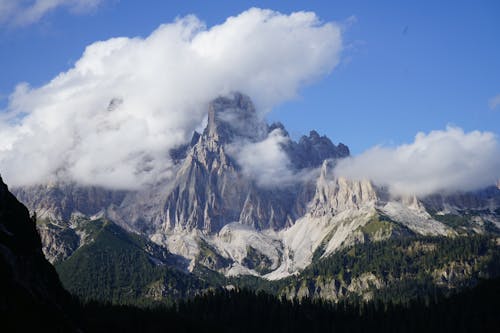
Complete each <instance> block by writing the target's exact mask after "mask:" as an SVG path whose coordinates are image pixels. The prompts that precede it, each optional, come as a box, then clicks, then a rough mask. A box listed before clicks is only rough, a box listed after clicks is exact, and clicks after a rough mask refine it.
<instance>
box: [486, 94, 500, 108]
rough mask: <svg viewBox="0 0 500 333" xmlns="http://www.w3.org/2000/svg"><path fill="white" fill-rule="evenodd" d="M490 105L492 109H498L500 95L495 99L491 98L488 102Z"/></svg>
mask: <svg viewBox="0 0 500 333" xmlns="http://www.w3.org/2000/svg"><path fill="white" fill-rule="evenodd" d="M488 104H489V106H490V109H492V110H493V109H496V108H497V107H498V106H499V105H500V94H498V95H496V96H495V97H492V98H490V100H489V101H488Z"/></svg>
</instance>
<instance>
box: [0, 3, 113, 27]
mask: <svg viewBox="0 0 500 333" xmlns="http://www.w3.org/2000/svg"><path fill="white" fill-rule="evenodd" d="M104 1H105V0H24V1H23V0H0V23H8V24H12V25H15V26H25V25H30V24H33V23H35V22H37V21H39V20H40V19H41V18H42V17H43V16H45V15H46V14H48V13H49V12H51V11H54V10H56V9H58V8H65V9H68V10H69V11H71V12H74V13H86V12H89V11H92V10H94V9H96V8H97V7H98V6H99V5H100V4H101V3H102V2H104Z"/></svg>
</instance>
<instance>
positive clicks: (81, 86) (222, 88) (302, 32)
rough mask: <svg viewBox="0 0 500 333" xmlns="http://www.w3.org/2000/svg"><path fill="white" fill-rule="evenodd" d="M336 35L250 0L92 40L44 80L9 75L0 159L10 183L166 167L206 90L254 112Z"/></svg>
mask: <svg viewBox="0 0 500 333" xmlns="http://www.w3.org/2000/svg"><path fill="white" fill-rule="evenodd" d="M341 47H342V43H341V30H340V28H339V27H338V26H337V25H336V24H334V23H323V22H320V21H319V20H318V18H317V17H316V15H315V14H314V13H310V12H297V13H292V14H290V15H284V14H280V13H277V12H273V11H270V10H262V9H256V8H253V9H250V10H248V11H245V12H243V13H241V14H240V15H238V16H235V17H230V18H228V19H227V20H226V21H225V22H224V23H222V24H221V25H218V26H214V27H211V28H207V27H206V26H205V25H204V24H203V22H201V21H200V20H199V19H198V18H196V17H194V16H187V17H184V18H181V19H178V20H176V21H175V22H173V23H170V24H165V25H161V26H160V27H159V28H157V29H156V30H155V31H153V32H152V33H151V35H150V36H148V37H146V38H114V39H110V40H106V41H100V42H96V43H93V44H92V45H89V46H88V47H87V48H86V50H85V52H84V54H83V55H82V57H81V58H80V59H79V60H78V61H77V62H76V63H75V65H74V67H73V68H71V69H70V70H68V71H67V72H64V73H61V74H59V75H58V76H57V77H55V78H54V79H52V80H51V81H50V82H49V83H47V84H46V85H44V86H41V87H35V88H33V87H30V86H29V84H26V83H23V84H20V85H18V86H17V88H16V89H15V91H14V92H13V93H12V95H11V96H10V102H9V105H8V109H7V110H5V111H4V113H3V115H2V117H1V120H0V170H1V172H2V175H3V176H4V177H5V178H6V180H7V181H8V182H9V183H11V184H13V185H28V184H34V183H42V182H47V181H51V180H61V179H62V180H73V181H76V182H79V183H83V184H92V185H101V186H106V187H114V188H136V187H139V186H141V185H143V184H147V183H150V182H154V181H157V180H159V179H162V178H165V177H169V172H170V171H171V168H170V165H171V161H170V159H169V157H168V150H169V149H170V148H173V147H175V146H177V145H179V144H181V143H183V142H185V141H186V140H188V138H189V136H190V135H191V133H192V131H193V130H194V129H195V128H196V127H197V126H199V125H200V123H201V122H202V121H203V118H204V116H205V114H206V106H207V103H208V102H209V101H210V100H211V99H212V98H214V97H216V96H218V95H224V94H227V93H229V92H231V91H235V90H239V91H242V92H245V93H246V94H248V95H250V96H251V97H252V98H253V99H254V102H255V103H256V106H257V109H258V110H260V112H261V114H263V113H265V112H267V111H268V110H270V109H271V108H272V107H273V106H274V105H276V104H278V103H281V102H283V101H285V100H288V99H290V98H293V97H294V96H296V94H297V92H298V89H299V88H300V87H301V86H303V85H304V84H307V83H309V82H312V81H314V80H316V79H318V78H319V77H321V76H323V75H326V74H328V73H329V72H330V71H331V70H332V69H333V68H334V67H335V66H336V65H337V63H338V60H339V54H340V51H341Z"/></svg>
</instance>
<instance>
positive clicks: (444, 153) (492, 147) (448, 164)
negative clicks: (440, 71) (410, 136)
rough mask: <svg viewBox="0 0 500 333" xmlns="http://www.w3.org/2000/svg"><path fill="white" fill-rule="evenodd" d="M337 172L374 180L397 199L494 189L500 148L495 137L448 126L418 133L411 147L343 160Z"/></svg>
mask: <svg viewBox="0 0 500 333" xmlns="http://www.w3.org/2000/svg"><path fill="white" fill-rule="evenodd" d="M334 172H335V173H336V175H338V176H344V177H347V178H351V179H370V180H372V181H373V182H374V183H375V184H378V185H383V186H388V187H389V189H390V191H391V192H392V193H393V194H397V195H401V194H415V195H418V196H425V195H428V194H432V193H435V192H445V193H446V192H448V193H451V192H455V191H471V190H476V189H480V188H483V187H486V186H490V185H494V184H495V182H496V180H497V179H498V178H499V177H500V147H499V144H498V142H497V139H496V137H495V135H494V134H493V133H490V132H479V131H473V132H469V133H464V131H463V130H462V129H460V128H456V127H448V128H447V129H446V130H444V131H432V132H430V133H429V134H425V133H418V134H417V135H416V137H415V141H414V142H413V143H411V144H405V145H401V146H399V147H395V148H385V147H375V148H372V149H370V150H368V151H366V152H365V153H363V154H361V155H359V156H356V157H353V158H348V159H344V160H341V161H339V163H338V165H337V166H336V168H335V171H334Z"/></svg>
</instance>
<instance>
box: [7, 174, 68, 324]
mask: <svg viewBox="0 0 500 333" xmlns="http://www.w3.org/2000/svg"><path fill="white" fill-rule="evenodd" d="M0 271H1V272H2V273H1V274H0V294H1V295H2V297H0V312H1V313H2V314H10V315H12V316H13V317H12V318H15V317H16V316H20V317H21V316H22V321H20V322H18V323H17V325H18V326H17V327H16V328H17V329H20V328H22V327H24V325H28V324H29V323H27V322H26V319H27V320H28V321H31V320H33V319H35V318H36V320H39V322H38V323H37V325H39V328H43V327H59V328H60V329H61V328H63V327H66V329H69V328H70V326H71V325H69V324H68V320H67V318H65V315H64V312H63V308H64V307H65V306H66V305H67V304H68V303H69V294H67V293H66V291H65V290H64V289H63V288H62V286H61V283H60V282H59V278H58V276H57V274H56V271H55V270H54V267H52V265H50V263H49V262H48V261H47V260H46V259H45V257H44V255H43V253H42V244H41V242H40V237H39V236H38V233H37V232H36V229H35V221H34V220H33V219H32V218H31V217H30V215H29V213H28V210H27V209H26V207H25V206H23V205H22V204H21V203H20V202H19V201H17V199H16V198H15V197H14V196H13V195H12V194H11V193H10V192H9V190H8V188H7V186H6V185H5V184H4V183H3V181H2V180H1V179H0ZM12 318H10V319H11V320H15V319H12ZM4 324H5V323H4ZM66 325H68V326H66ZM7 327H8V326H7ZM4 328H5V327H4Z"/></svg>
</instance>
